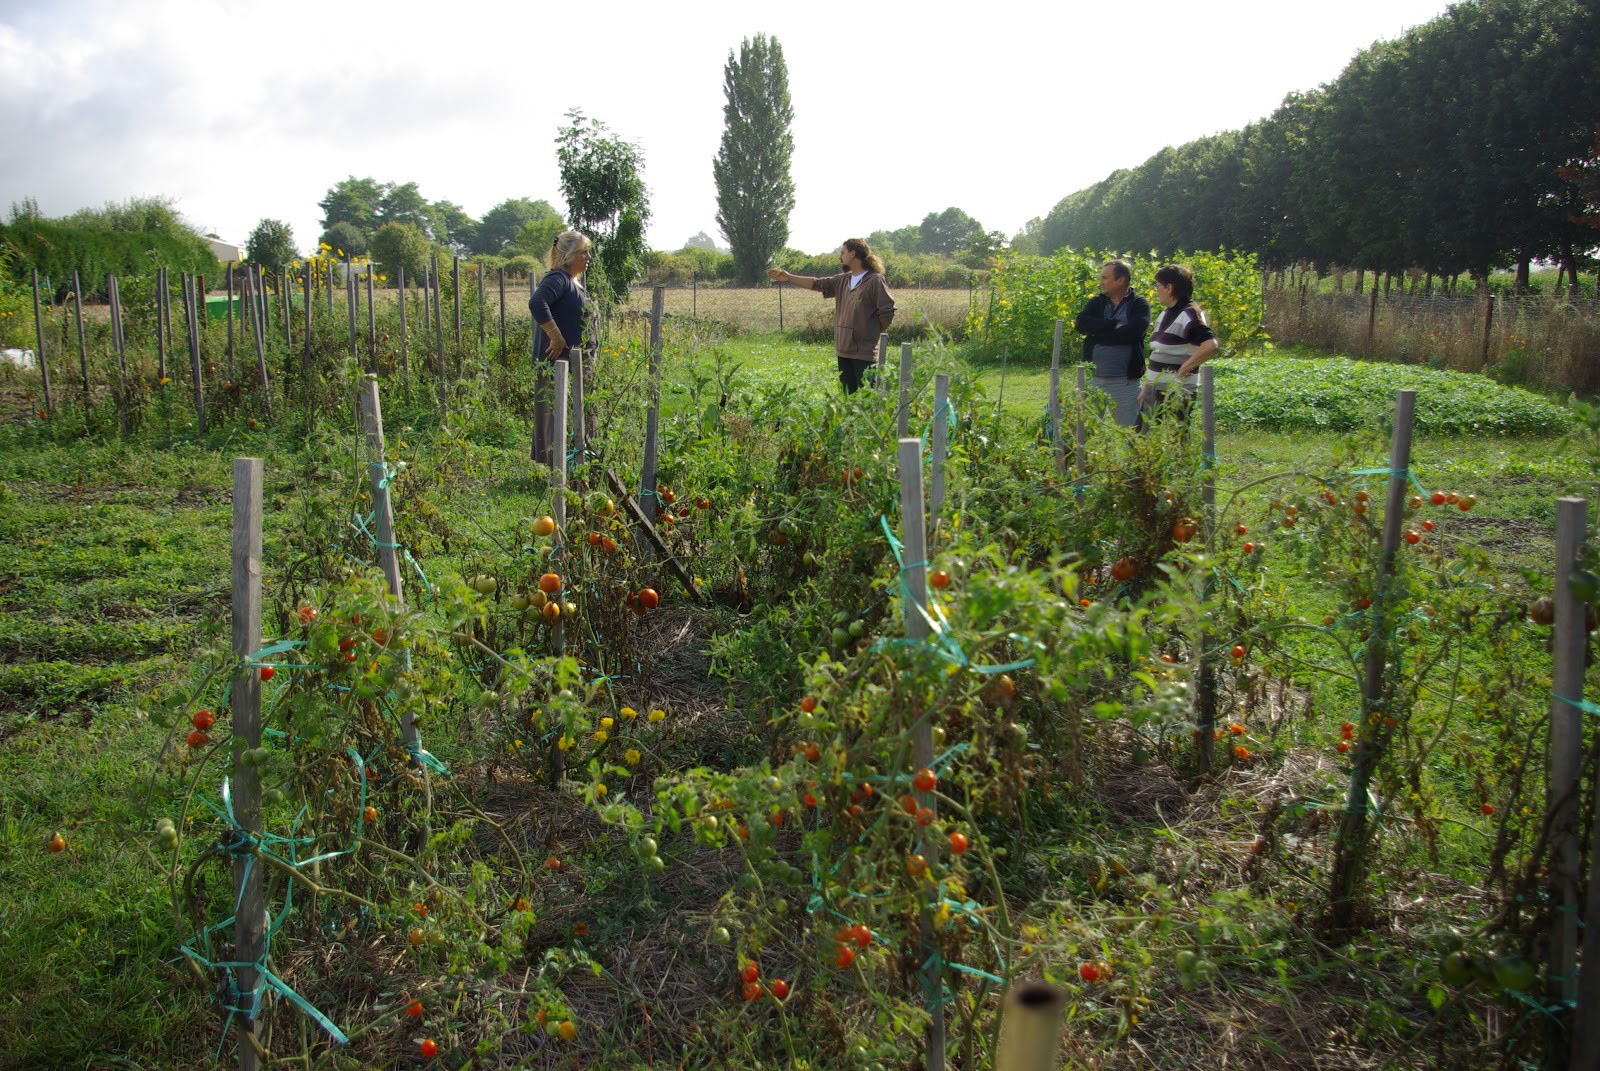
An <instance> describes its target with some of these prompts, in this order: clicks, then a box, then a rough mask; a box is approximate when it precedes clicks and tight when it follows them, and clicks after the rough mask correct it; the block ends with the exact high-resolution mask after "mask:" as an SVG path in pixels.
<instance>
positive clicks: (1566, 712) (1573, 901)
mask: <svg viewBox="0 0 1600 1071" xmlns="http://www.w3.org/2000/svg"><path fill="white" fill-rule="evenodd" d="M1587 528H1588V503H1587V502H1586V500H1584V499H1582V498H1560V499H1557V500H1556V567H1555V578H1556V579H1555V602H1556V620H1555V633H1554V647H1555V650H1554V656H1555V657H1554V666H1553V667H1552V669H1553V679H1552V681H1551V683H1552V685H1553V691H1554V696H1553V697H1552V698H1551V700H1550V737H1549V745H1548V748H1549V764H1550V769H1549V774H1548V777H1547V779H1546V782H1545V822H1546V823H1547V826H1546V828H1548V829H1549V831H1550V832H1549V836H1550V865H1549V884H1548V886H1547V889H1548V893H1547V896H1548V900H1549V903H1550V905H1551V906H1552V907H1553V908H1554V911H1553V912H1552V918H1553V924H1552V926H1551V934H1550V966H1549V970H1548V971H1547V972H1546V974H1545V978H1546V990H1545V997H1546V999H1547V1000H1548V1002H1549V1003H1551V1004H1553V1005H1556V1006H1558V1007H1567V1008H1571V1007H1573V1006H1574V1002H1577V1001H1578V997H1579V990H1578V974H1577V972H1578V940H1579V939H1578V910H1579V906H1578V871H1579V866H1580V863H1579V860H1580V858H1581V856H1580V853H1579V850H1578V838H1579V816H1578V811H1579V807H1578V793H1579V791H1580V787H1581V785H1582V776H1583V750H1584V749H1583V721H1582V714H1581V712H1580V711H1579V710H1578V708H1577V707H1576V706H1575V705H1574V703H1575V702H1576V701H1577V700H1579V699H1581V698H1582V696H1583V676H1584V669H1585V665H1584V662H1585V655H1586V654H1587V649H1588V641H1589V634H1588V630H1587V628H1586V625H1585V622H1584V611H1585V607H1584V606H1583V605H1582V604H1581V603H1579V602H1578V599H1577V597H1576V596H1575V595H1573V593H1572V588H1571V587H1570V586H1569V584H1568V579H1569V578H1570V577H1571V575H1572V574H1573V573H1574V572H1576V571H1577V570H1578V569H1580V568H1581V567H1582V566H1581V564H1580V563H1579V560H1578V557H1579V552H1580V548H1581V547H1582V545H1583V540H1584V535H1585V533H1586V530H1587ZM1591 865H1594V864H1593V863H1592V864H1591ZM1595 896H1596V893H1595V890H1594V887H1593V886H1592V885H1591V886H1590V889H1589V900H1590V902H1591V903H1593V902H1594V900H1595ZM1588 923H1589V925H1590V927H1591V928H1592V927H1593V926H1595V925H1596V924H1597V923H1600V917H1597V916H1595V915H1593V914H1591V915H1590V916H1589V917H1588ZM1591 946H1594V947H1600V946H1596V945H1595V943H1594V935H1593V933H1592V929H1591V931H1589V932H1586V933H1585V947H1586V948H1589V947H1591ZM1584 971H1585V974H1587V975H1589V976H1591V979H1592V978H1593V976H1596V975H1600V961H1597V960H1585V961H1584ZM1590 989H1591V990H1593V989H1594V983H1593V981H1592V980H1591V981H1590ZM1576 1007H1577V1008H1583V1007H1584V1005H1583V1004H1582V1003H1577V1004H1576ZM1587 1010H1588V1014H1587V1015H1573V1014H1571V1013H1568V1014H1564V1015H1558V1016H1557V1017H1556V1019H1555V1020H1554V1021H1552V1022H1551V1023H1550V1024H1549V1026H1550V1033H1549V1038H1548V1041H1547V1044H1548V1045H1549V1046H1550V1048H1551V1052H1552V1058H1551V1059H1549V1060H1547V1061H1546V1062H1545V1066H1546V1067H1550V1068H1560V1067H1562V1066H1563V1065H1564V1063H1565V1060H1563V1059H1562V1056H1563V1055H1564V1051H1571V1052H1573V1053H1574V1054H1576V1053H1577V1051H1578V1049H1577V1047H1576V1046H1574V1047H1573V1048H1571V1049H1570V1050H1568V1046H1569V1044H1571V1040H1572V1039H1569V1038H1568V1036H1567V1031H1568V1030H1570V1029H1572V1027H1573V1026H1575V1025H1576V1026H1577V1027H1578V1029H1579V1035H1578V1039H1579V1040H1580V1041H1582V1042H1583V1043H1585V1044H1589V1041H1588V1038H1587V1037H1585V1036H1584V1032H1583V1030H1584V1028H1583V1026H1582V1024H1581V1023H1580V1022H1579V1020H1580V1019H1581V1020H1583V1021H1584V1022H1588V1023H1589V1024H1590V1028H1589V1031H1588V1033H1590V1034H1592V1033H1594V1032H1595V1030H1594V1026H1593V1024H1594V1023H1595V1022H1596V1020H1597V1017H1596V1015H1595V1014H1594V1011H1595V1009H1594V1007H1593V1006H1592V1005H1591V1006H1589V1007H1588V1009H1587ZM1595 1047H1596V1048H1597V1049H1600V1045H1596V1046H1595ZM1585 1066H1587V1067H1594V1066H1596V1061H1595V1060H1594V1059H1590V1060H1589V1061H1588V1062H1587V1063H1584V1062H1582V1061H1578V1060H1575V1061H1574V1063H1573V1067H1574V1068H1577V1067H1585Z"/></svg>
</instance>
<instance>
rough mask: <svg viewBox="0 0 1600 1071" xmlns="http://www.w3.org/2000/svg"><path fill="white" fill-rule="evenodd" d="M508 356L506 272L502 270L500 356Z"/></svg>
mask: <svg viewBox="0 0 1600 1071" xmlns="http://www.w3.org/2000/svg"><path fill="white" fill-rule="evenodd" d="M505 355H506V270H505V269H504V268H501V269H500V356H502V357H504V356H505Z"/></svg>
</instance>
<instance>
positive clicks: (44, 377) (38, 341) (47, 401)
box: [33, 268, 55, 413]
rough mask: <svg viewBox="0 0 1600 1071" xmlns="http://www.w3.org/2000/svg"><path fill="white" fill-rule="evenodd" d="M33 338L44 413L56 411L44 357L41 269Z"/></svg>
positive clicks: (35, 281)
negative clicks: (36, 353)
mask: <svg viewBox="0 0 1600 1071" xmlns="http://www.w3.org/2000/svg"><path fill="white" fill-rule="evenodd" d="M33 338H34V345H36V346H38V347H39V348H38V351H37V352H38V354H39V379H40V380H41V382H42V383H43V384H44V411H45V412H46V413H52V412H54V411H55V403H54V402H53V401H52V400H51V398H50V363H49V362H48V361H47V360H45V355H44V314H43V313H42V312H41V311H40V309H39V269H38V268H34V269H33Z"/></svg>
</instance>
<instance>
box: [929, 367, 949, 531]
mask: <svg viewBox="0 0 1600 1071" xmlns="http://www.w3.org/2000/svg"><path fill="white" fill-rule="evenodd" d="M931 448H932V450H933V459H932V463H931V464H930V465H929V472H930V474H931V477H932V486H931V487H930V488H929V490H928V531H929V532H931V533H933V534H934V535H935V536H937V535H938V532H939V518H940V514H941V513H942V512H943V510H944V459H945V455H946V454H947V453H948V452H949V450H950V377H949V376H945V375H938V376H934V377H933V442H932V444H931Z"/></svg>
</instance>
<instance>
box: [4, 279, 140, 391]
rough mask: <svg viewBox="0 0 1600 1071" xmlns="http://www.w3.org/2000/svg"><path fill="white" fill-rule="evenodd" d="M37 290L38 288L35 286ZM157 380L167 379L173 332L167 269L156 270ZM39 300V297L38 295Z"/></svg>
mask: <svg viewBox="0 0 1600 1071" xmlns="http://www.w3.org/2000/svg"><path fill="white" fill-rule="evenodd" d="M35 289H36V290H37V286H35ZM155 297H156V378H158V379H165V378H167V342H168V341H169V339H170V338H171V334H172V330H171V328H170V327H168V325H167V269H166V268H157V269H156V295H155ZM36 300H37V295H36Z"/></svg>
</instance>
